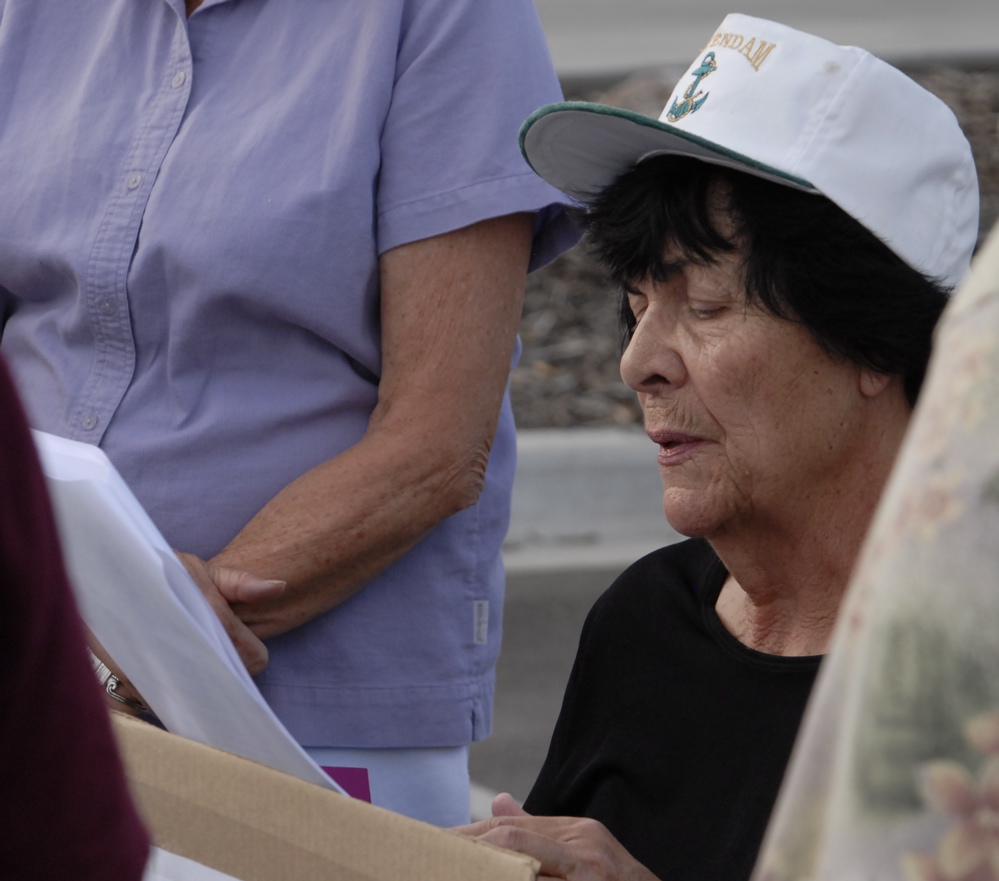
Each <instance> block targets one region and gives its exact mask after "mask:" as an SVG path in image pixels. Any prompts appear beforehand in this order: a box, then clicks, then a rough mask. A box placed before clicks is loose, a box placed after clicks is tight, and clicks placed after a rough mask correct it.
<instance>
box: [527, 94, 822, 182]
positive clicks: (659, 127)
mask: <svg viewBox="0 0 999 881" xmlns="http://www.w3.org/2000/svg"><path fill="white" fill-rule="evenodd" d="M563 111H575V112H583V113H592V114H593V115H594V116H613V117H616V118H617V119H623V120H625V121H626V122H630V123H632V124H634V125H638V126H642V127H643V128H651V129H654V130H656V131H660V132H663V133H664V134H668V135H671V136H673V137H677V138H680V139H681V140H684V141H688V142H690V143H691V144H696V145H697V146H699V147H702V148H704V149H705V150H708V151H710V152H712V153H717V154H718V155H719V156H722V157H724V158H726V159H731V160H734V161H735V162H738V163H739V164H740V165H745V166H747V167H749V168H752V169H755V170H756V171H761V172H764V173H765V174H767V175H771V176H773V177H776V178H779V179H780V180H785V181H787V182H788V183H791V184H794V185H795V186H798V187H802V188H804V189H807V190H817V189H818V188H817V187H816V186H815V184H813V183H812V182H811V181H807V180H805V179H804V178H801V177H796V176H795V175H793V174H788V173H787V172H785V171H781V170H780V169H779V168H774V167H773V166H770V165H767V164H765V163H763V162H758V161H757V160H755V159H753V158H752V157H750V156H746V155H744V154H742V153H738V152H736V151H735V150H730V149H728V148H727V147H723V146H721V145H720V144H716V143H715V142H714V141H708V140H706V139H705V138H701V137H698V136H697V135H693V134H691V133H690V132H686V131H683V130H682V129H679V128H676V127H675V126H672V125H668V124H666V123H664V122H660V121H659V120H658V119H652V118H651V117H649V116H643V115H642V114H640V113H634V112H633V111H631V110H624V109H623V108H620V107H611V106H609V105H607V104H594V103H591V102H589V101H561V102H559V103H557V104H546V105H545V106H544V107H539V108H538V109H537V110H535V111H534V113H532V114H531V115H530V116H529V117H527V119H525V120H524V123H523V125H521V127H520V137H519V142H520V152H521V153H522V154H523V156H524V159H525V160H526V162H527V164H528V165H530V166H531V168H532V170H533V171H534V172H535V174H539V172H538V170H537V169H536V168H534V164H533V163H532V162H531V159H530V157H529V156H528V155H527V150H526V149H525V141H526V138H527V133H528V131H530V129H531V127H532V126H533V125H534V124H535V123H536V122H538V120H540V119H543V118H544V117H546V116H550V115H552V114H553V113H561V112H563ZM702 161H706V160H703V158H702ZM541 176H542V177H543V176H544V175H541Z"/></svg>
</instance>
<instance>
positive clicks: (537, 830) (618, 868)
mask: <svg viewBox="0 0 999 881" xmlns="http://www.w3.org/2000/svg"><path fill="white" fill-rule="evenodd" d="M452 831H453V832H457V833H458V834H460V835H465V836H467V837H469V838H477V839H479V840H481V841H488V842H489V843H490V844H495V845H497V846H499V847H505V848H507V850H515V851H517V852H519V853H522V854H526V855H527V856H529V857H533V858H534V859H536V860H537V861H538V862H539V863H541V871H540V873H539V876H538V877H539V878H560V879H563V881H657V879H656V877H655V876H654V875H653V874H652V873H651V872H650V871H649V870H648V869H646V868H645V866H643V865H642V864H641V863H639V862H638V861H637V860H636V859H635V858H634V857H632V856H631V854H629V853H628V851H626V850H625V849H624V847H623V846H622V845H621V843H620V842H619V841H618V840H617V839H616V838H615V837H614V836H613V835H611V834H610V832H608V831H607V827H606V826H604V824H603V823H600V822H598V821H596V820H588V819H584V818H580V817H532V816H531V815H530V814H528V813H527V812H526V811H524V810H523V808H521V807H520V806H519V805H518V804H517V802H516V801H514V799H513V797H512V796H511V795H508V794H507V793H505V792H504V793H502V794H500V795H498V796H496V798H495V799H494V800H493V818H492V819H491V820H482V821H480V822H478V823H472V824H471V825H469V826H460V827H458V828H457V829H453V830H452Z"/></svg>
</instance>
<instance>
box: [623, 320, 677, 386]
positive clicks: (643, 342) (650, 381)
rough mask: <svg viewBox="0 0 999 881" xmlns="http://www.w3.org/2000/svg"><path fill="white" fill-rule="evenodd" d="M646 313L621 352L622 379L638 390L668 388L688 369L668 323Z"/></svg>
mask: <svg viewBox="0 0 999 881" xmlns="http://www.w3.org/2000/svg"><path fill="white" fill-rule="evenodd" d="M650 318H652V316H648V315H647V316H646V317H645V318H643V320H642V321H640V322H639V323H638V325H637V326H636V327H635V331H634V333H633V334H632V337H631V341H630V342H629V343H628V348H626V349H625V350H624V354H623V355H622V356H621V379H623V380H624V382H625V384H626V385H628V386H629V387H630V388H632V389H634V390H635V391H636V392H646V393H648V392H657V391H660V392H662V391H667V390H669V389H672V388H677V387H679V386H681V385H682V384H683V382H684V380H685V379H686V376H687V372H686V368H685V367H684V363H683V359H682V358H681V357H680V353H679V352H677V350H676V347H675V346H674V345H673V343H672V340H671V337H672V334H671V333H670V329H669V328H668V327H665V326H663V323H662V322H656V321H654V320H651V321H650V320H649V319H650Z"/></svg>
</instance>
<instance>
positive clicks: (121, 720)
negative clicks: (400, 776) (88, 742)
mask: <svg viewBox="0 0 999 881" xmlns="http://www.w3.org/2000/svg"><path fill="white" fill-rule="evenodd" d="M113 716H114V726H115V733H116V735H117V737H118V742H119V746H120V748H121V752H122V756H123V759H124V761H125V766H126V770H127V772H128V777H129V781H130V785H131V787H132V793H133V795H134V796H135V798H136V801H137V803H138V805H139V809H140V811H141V812H142V814H143V816H144V818H145V820H146V823H147V825H148V827H149V829H150V831H151V832H152V835H153V838H154V840H155V843H156V844H157V846H159V847H161V848H163V849H164V850H167V851H170V852H171V853H175V854H178V855H180V856H184V857H187V858H188V859H192V860H195V861H197V862H199V863H202V864H204V865H206V866H209V867H211V868H213V869H217V870H218V871H220V872H225V873H227V874H229V875H232V876H234V877H236V878H239V879H241V881H323V879H336V881H480V879H481V881H535V879H536V876H537V863H535V862H534V861H533V860H531V859H529V858H528V857H525V856H522V855H520V854H515V853H512V852H510V851H505V850H501V849H499V848H495V847H491V846H490V845H488V844H483V843H481V842H477V841H471V840H469V839H465V838H462V837H460V836H458V835H455V834H454V833H451V832H446V831H444V830H441V829H437V828H435V827H433V826H430V825H428V824H426V823H420V822H418V821H416V820H411V819H409V818H408V817H403V816H401V815H399V814H394V813H392V812H391V811H386V810H383V809H381V808H377V807H373V806H372V805H369V804H366V803H364V802H360V801H357V800H355V799H350V798H347V797H346V796H343V795H340V794H338V793H336V792H333V791H332V790H327V789H323V788H322V787H320V786H315V785H313V784H311V783H306V782H305V781H303V780H299V779H298V778H296V777H291V776H289V775H287V774H283V773H281V772H280V771H275V770H274V769H273V768H268V767H266V766H264V765H259V764H257V763H255V762H251V761H248V760H247V759H243V758H240V757H238V756H234V755H231V754H230V753H226V752H222V751H221V750H217V749H213V748H212V747H208V746H204V745H203V744H200V743H196V742H195V741H192V740H186V739H184V738H181V737H177V736H176V735H173V734H168V733H166V732H165V731H161V730H160V729H158V728H155V727H153V726H152V725H147V724H145V723H144V722H139V721H136V720H135V719H131V718H129V717H127V716H123V715H121V714H120V713H115V714H113Z"/></svg>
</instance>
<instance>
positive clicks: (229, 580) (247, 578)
mask: <svg viewBox="0 0 999 881" xmlns="http://www.w3.org/2000/svg"><path fill="white" fill-rule="evenodd" d="M208 569H209V571H210V572H211V575H212V580H213V581H214V582H215V586H216V587H217V588H218V590H219V593H220V594H222V596H223V597H224V598H225V599H226V601H227V602H230V603H259V602H263V601H264V600H273V599H275V598H276V597H279V596H281V594H283V593H284V590H285V588H286V587H287V586H288V582H287V581H277V580H275V579H268V578H258V577H257V576H256V575H251V574H250V573H249V572H244V571H243V570H242V569H230V568H229V567H227V566H216V565H214V564H212V563H209V564H208Z"/></svg>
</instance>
